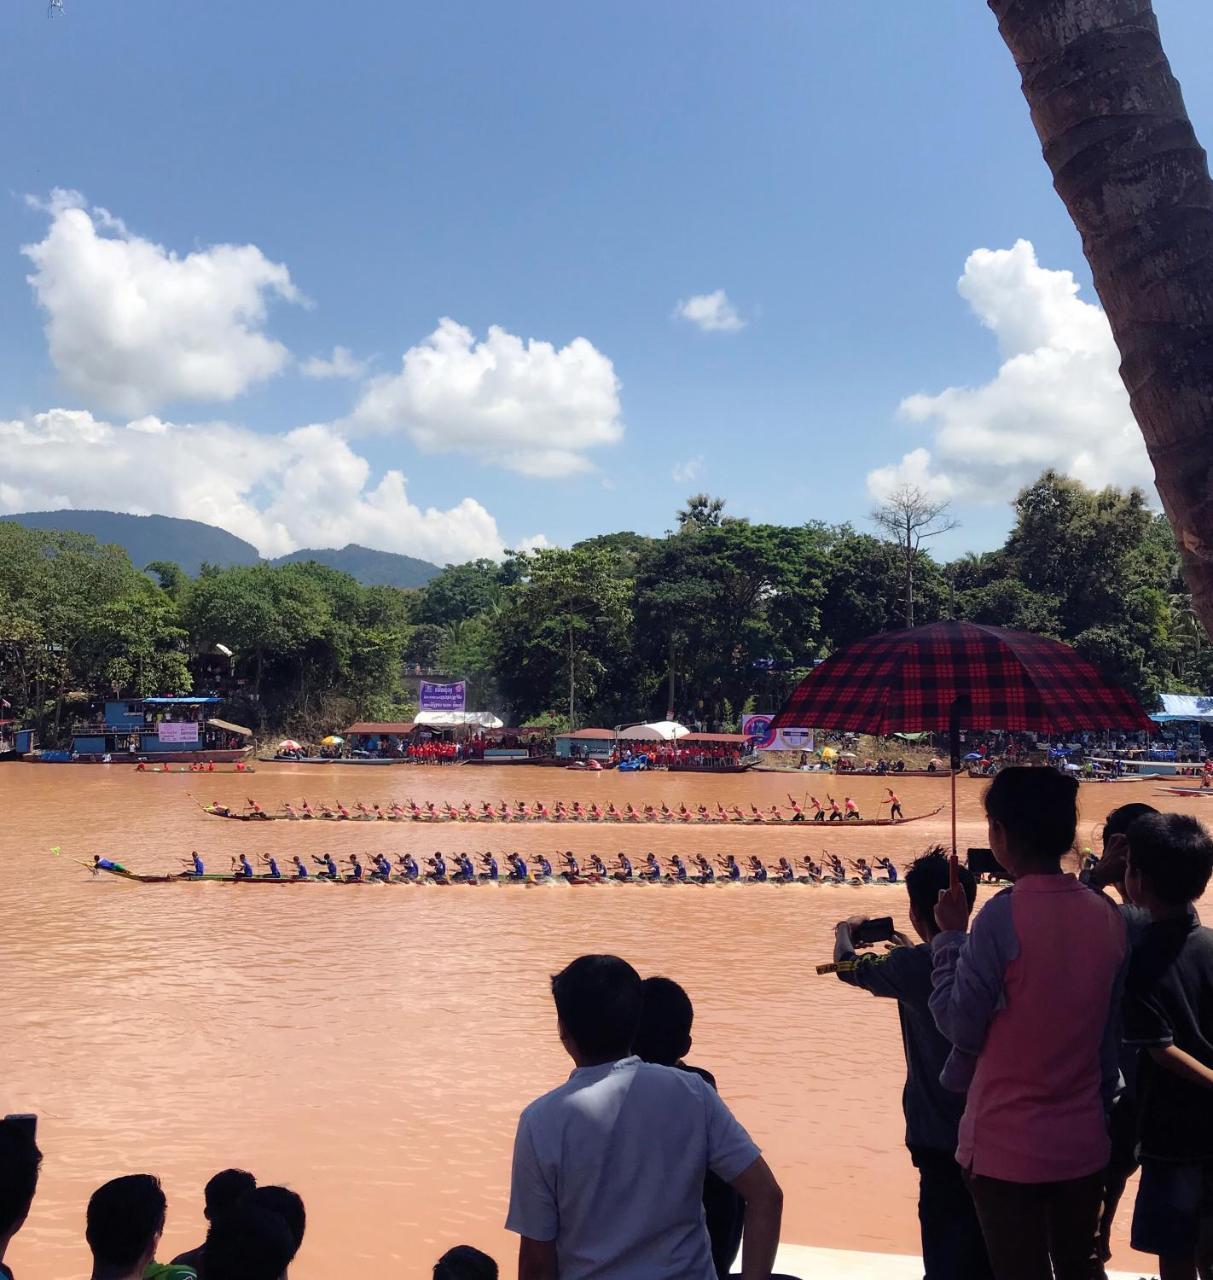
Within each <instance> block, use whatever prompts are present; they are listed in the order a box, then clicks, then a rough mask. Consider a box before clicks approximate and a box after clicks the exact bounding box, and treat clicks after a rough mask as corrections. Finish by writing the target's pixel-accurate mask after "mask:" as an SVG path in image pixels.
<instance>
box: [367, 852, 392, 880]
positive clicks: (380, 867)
mask: <svg viewBox="0 0 1213 1280" xmlns="http://www.w3.org/2000/svg"><path fill="white" fill-rule="evenodd" d="M372 862H373V864H374V867H375V869H374V871H372V872H371V879H372V880H382V881H383V882H384V884H386V883H387V882H388V881H389V880H390V879H391V878H392V864H391V863H390V862H389V861H388V860H387V855H386V854H383V853H377V854H375V856H374V858H373V859H372Z"/></svg>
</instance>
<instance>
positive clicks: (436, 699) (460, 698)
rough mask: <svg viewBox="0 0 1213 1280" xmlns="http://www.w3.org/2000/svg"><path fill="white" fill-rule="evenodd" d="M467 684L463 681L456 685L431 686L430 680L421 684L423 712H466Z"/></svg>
mask: <svg viewBox="0 0 1213 1280" xmlns="http://www.w3.org/2000/svg"><path fill="white" fill-rule="evenodd" d="M466 704H467V683H466V682H465V681H463V680H460V681H458V683H456V684H430V683H429V681H428V680H423V681H422V682H421V710H422V711H466V710H467V705H466Z"/></svg>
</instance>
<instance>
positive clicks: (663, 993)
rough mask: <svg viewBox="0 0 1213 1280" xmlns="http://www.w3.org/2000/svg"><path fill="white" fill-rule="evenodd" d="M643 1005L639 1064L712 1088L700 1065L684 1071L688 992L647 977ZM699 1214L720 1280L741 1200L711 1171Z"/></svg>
mask: <svg viewBox="0 0 1213 1280" xmlns="http://www.w3.org/2000/svg"><path fill="white" fill-rule="evenodd" d="M641 989H642V991H643V1004H642V1006H641V1013H640V1026H639V1027H638V1028H637V1030H636V1042H635V1046H634V1048H635V1051H636V1056H637V1057H639V1058H640V1059H641V1060H642V1061H644V1062H655V1063H657V1064H658V1065H659V1066H663V1067H676V1068H677V1069H678V1070H679V1071H690V1072H692V1073H693V1074H694V1075H697V1076H699V1078H700V1079H701V1080H705V1081H707V1083H708V1084H709V1085H710V1086H711V1087H712V1088H713V1089H715V1088H716V1078H715V1077H714V1076H713V1075H712V1074H711V1072H709V1071H704V1070H703V1068H702V1067H688V1066H687V1064H686V1063H685V1062H683V1061H682V1059H683V1058H684V1057H685V1056H686V1055H687V1054H688V1053H690V1051H691V1025H692V1023H693V1021H694V1018H695V1010H694V1007H693V1006H692V1004H691V999H690V997H689V996H688V995H687V993H686V992H685V991H684V990H683V989H682V987H680V986H679V985H678V983H676V982H674V981H672V980H671V979H669V978H646V979H645V980H644V982H643V983H642V984H641ZM703 1211H704V1216H705V1217H706V1219H707V1227H708V1238H709V1240H710V1241H711V1243H712V1264H713V1265H714V1266H715V1268H716V1275H717V1276H718V1277H719V1278H720V1280H724V1277H726V1276H727V1275H728V1274H729V1272H730V1270H731V1269H732V1266H733V1261H734V1259H735V1258H736V1257H737V1251H738V1249H739V1248H740V1247H741V1229H742V1226H743V1224H744V1222H745V1201H744V1200H742V1198H741V1197H740V1196H739V1195H738V1194H737V1192H736V1191H734V1190H733V1188H732V1187H730V1186H729V1184H728V1183H727V1182H725V1181H724V1180H723V1179H722V1178H720V1177H719V1176H718V1175H717V1174H715V1173H713V1172H712V1171H711V1170H709V1171H708V1174H707V1177H706V1178H705V1179H704V1183H703Z"/></svg>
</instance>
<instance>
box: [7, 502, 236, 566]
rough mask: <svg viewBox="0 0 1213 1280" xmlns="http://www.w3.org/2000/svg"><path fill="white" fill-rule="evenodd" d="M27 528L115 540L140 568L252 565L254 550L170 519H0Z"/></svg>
mask: <svg viewBox="0 0 1213 1280" xmlns="http://www.w3.org/2000/svg"><path fill="white" fill-rule="evenodd" d="M0 519H3V520H13V521H16V523H17V524H23V525H25V527H26V528H27V529H67V530H69V531H71V532H75V533H89V534H92V536H93V537H94V538H96V539H97V541H98V542H116V543H117V544H118V545H119V546H121V547H125V548H126V553H127V555H129V556H130V558H131V563H132V564H134V565H135V566H136V567H137V568H140V569H142V568H144V567H146V566H147V565H148V564H150V563H151V562H152V561H153V560H172V561H174V562H175V563H177V564H179V565H180V566H181V567H182V568H183V569H184V570H185V571H186V573H189V574H196V573H197V572H198V570H199V569H200V568H201V567H202V564H203V562H204V561H206V562H209V563H210V564H217V565H222V566H223V567H224V568H227V567H229V566H231V565H236V564H256V563H257V562H258V561H259V560H260V559H261V557H260V555H259V554H258V552H257V548H256V547H255V546H253V544H252V543H251V542H245V540H244V539H243V538H237V537H236V535H235V534H234V533H228V532H227V530H226V529H216V528H215V526H214V525H210V524H203V523H202V522H201V521H200V520H179V519H177V518H176V517H175V516H129V515H124V514H122V513H121V512H117V511H29V512H26V513H24V514H22V515H15V516H0Z"/></svg>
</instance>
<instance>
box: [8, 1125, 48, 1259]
mask: <svg viewBox="0 0 1213 1280" xmlns="http://www.w3.org/2000/svg"><path fill="white" fill-rule="evenodd" d="M41 1165H42V1152H41V1151H39V1150H38V1144H37V1143H36V1142H35V1141H34V1135H33V1134H32V1133H31V1132H30V1131H29V1129H28V1128H26V1126H25V1124H24V1123H23V1122H22V1121H20V1120H0V1234H7V1233H8V1232H10V1231H12V1230H14V1229H15V1228H16V1227H17V1226H19V1225H20V1223H21V1221H22V1219H24V1217H25V1215H26V1214H27V1213H29V1207H30V1204H31V1203H32V1202H33V1199H34V1192H35V1191H36V1190H37V1189H38V1170H39V1168H40V1167H41Z"/></svg>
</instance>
